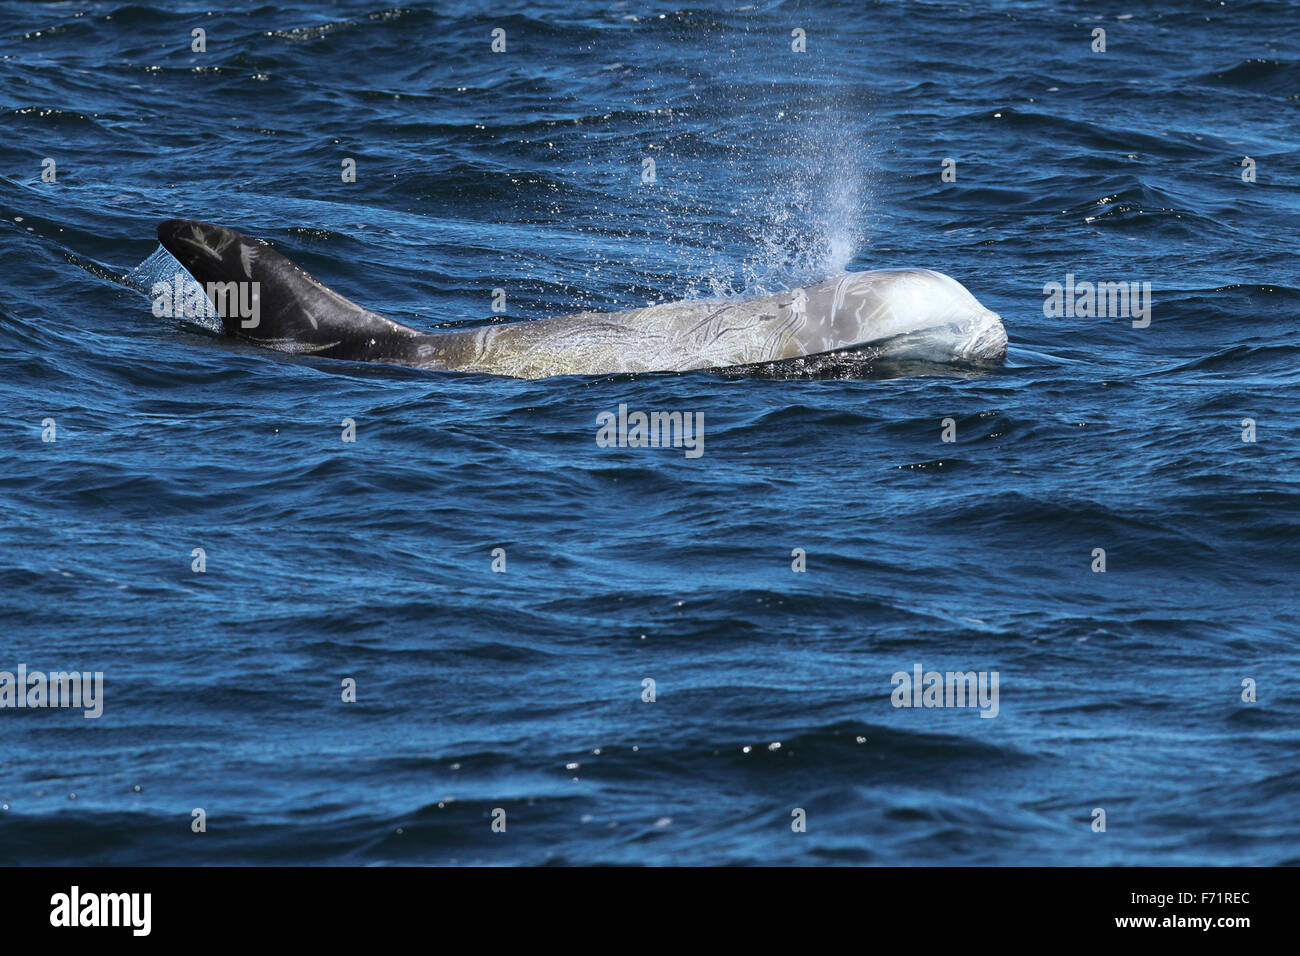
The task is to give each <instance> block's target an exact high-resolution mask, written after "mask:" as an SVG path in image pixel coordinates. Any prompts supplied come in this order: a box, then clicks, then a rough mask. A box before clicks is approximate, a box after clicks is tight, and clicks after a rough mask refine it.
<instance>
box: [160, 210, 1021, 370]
mask: <svg viewBox="0 0 1300 956" xmlns="http://www.w3.org/2000/svg"><path fill="white" fill-rule="evenodd" d="M158 239H159V241H160V242H161V243H162V245H163V247H164V248H165V249H166V250H167V251H168V252H169V253H171V255H172V256H174V257H175V258H176V259H177V260H178V261H179V262H180V263H181V265H183V266H184V267H185V269H186V270H187V271H188V272H189V273H190V275H191V276H192V277H193V278H194V279H196V280H197V281H198V282H199V283H200V285H201V286H202V287H203V289H204V290H205V292H206V294H207V296H208V298H209V300H211V302H212V305H213V306H214V307H215V309H216V311H217V313H218V314H219V315H220V318H221V323H222V326H223V327H224V328H225V330H226V331H227V332H228V333H229V334H231V335H234V336H237V337H238V338H240V339H243V340H245V341H248V342H252V343H254V344H256V345H260V346H263V347H265V348H269V349H275V350H277V351H281V352H291V353H298V354H303V353H306V354H312V355H320V356H325V357H328V358H337V359H347V360H351V361H361V362H386V363H389V364H392V365H405V366H412V367H416V368H428V369H440V370H447V371H461V372H484V373H488V374H492V375H506V376H511V377H515V378H530V379H535V378H546V377H548V376H553V375H609V374H619V373H633V372H661V371H689V370H693V369H722V368H734V367H737V366H762V365H766V364H771V363H786V362H788V361H790V360H800V359H804V358H808V357H818V356H823V357H831V358H833V357H835V356H837V355H842V354H853V355H860V354H862V353H864V352H865V353H867V354H868V356H869V357H870V358H873V359H874V358H889V359H894V360H898V359H916V360H924V361H931V362H958V363H969V364H998V363H1001V362H1002V360H1003V358H1004V357H1005V356H1006V349H1007V334H1006V330H1005V329H1004V328H1003V326H1002V320H1001V318H999V316H998V315H997V314H996V313H994V312H991V311H989V310H988V309H986V308H984V306H982V305H980V303H979V301H978V300H976V298H975V297H974V296H973V295H971V294H970V292H968V291H967V290H966V289H965V287H964V286H962V285H961V283H959V282H957V281H956V280H955V279H952V278H950V277H948V276H946V275H943V274H942V273H939V272H931V271H929V270H927V269H897V270H892V269H891V270H879V271H873V272H856V273H848V274H845V275H840V276H834V277H831V278H829V279H824V280H822V281H821V282H817V283H813V284H812V285H808V286H805V287H802V288H797V289H790V290H786V291H783V292H780V293H777V294H775V295H767V296H761V297H758V298H752V299H740V300H717V299H715V300H695V301H687V302H670V303H665V304H662V305H655V306H649V307H647V308H643V309H632V310H630V311H627V312H609V313H602V312H578V313H575V314H573V315H563V316H557V317H555V318H548V319H537V320H533V321H521V322H508V323H498V324H493V325H481V326H476V327H472V328H465V329H444V330H439V331H434V332H426V331H421V330H419V329H414V328H411V327H410V326H407V325H402V324H401V323H400V322H394V321H393V320H392V319H388V318H385V317H384V316H382V315H379V314H378V313H377V312H371V311H370V310H369V309H365V308H362V307H361V306H359V305H357V304H356V303H355V302H352V301H350V300H348V299H345V298H344V297H343V296H341V295H339V294H338V293H337V292H335V291H334V290H333V289H330V288H329V287H327V286H325V285H324V284H323V283H321V282H318V281H317V280H316V279H314V278H312V277H311V276H310V275H308V274H307V273H306V272H304V271H303V270H302V269H300V268H298V266H296V265H294V264H293V263H292V262H290V261H289V260H288V259H286V258H285V257H284V256H282V255H280V254H279V253H278V252H276V251H275V250H274V249H272V248H271V247H270V246H269V245H267V244H266V243H265V242H263V241H261V240H258V239H251V238H249V237H247V236H244V235H241V234H240V233H238V232H236V231H235V230H233V229H227V228H226V227H224V226H216V225H212V224H211V223H205V222H196V221H194V220H188V219H171V220H168V221H167V222H164V223H163V224H162V225H160V226H159V227H158ZM232 283H233V284H234V287H240V286H243V287H249V286H251V287H252V288H253V289H255V290H256V295H257V302H258V308H257V310H256V316H255V318H253V317H250V316H248V315H245V314H241V312H242V310H241V309H239V308H235V307H232V306H231V302H232V300H233V301H235V302H236V303H237V302H238V301H239V296H238V295H236V296H228V295H225V294H220V295H218V294H215V293H214V290H215V289H220V288H223V287H224V288H225V289H226V290H230V289H231V288H232V286H231V285H230V284H232ZM247 298H248V297H247V296H245V301H247Z"/></svg>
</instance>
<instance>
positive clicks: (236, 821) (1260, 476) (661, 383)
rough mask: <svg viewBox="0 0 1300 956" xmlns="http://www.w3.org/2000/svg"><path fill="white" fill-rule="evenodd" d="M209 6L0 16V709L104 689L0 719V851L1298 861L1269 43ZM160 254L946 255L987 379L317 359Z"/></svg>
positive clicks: (1292, 60)
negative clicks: (954, 694) (47, 693)
mask: <svg viewBox="0 0 1300 956" xmlns="http://www.w3.org/2000/svg"><path fill="white" fill-rule="evenodd" d="M215 6H216V7H218V9H209V7H208V6H205V5H201V4H195V3H176V4H167V5H162V4H158V5H127V6H122V5H119V4H115V3H79V2H69V3H55V4H48V5H35V4H24V3H15V2H4V3H0V265H2V267H0V420H2V423H3V429H2V434H3V439H2V440H0V671H10V672H16V669H17V668H18V667H19V666H20V665H21V666H25V667H26V668H27V669H28V670H29V671H73V670H75V671H86V672H102V674H103V694H102V708H103V711H102V716H100V717H98V718H96V719H87V718H85V717H84V716H83V714H82V712H81V711H79V710H73V709H30V708H23V709H17V708H3V709H0V861H3V862H6V863H96V864H98V863H118V864H159V863H183V864H218V863H220V864H225V863H266V864H287V863H321V864H385V863H404V864H409V863H419V864H446V863H460V864H536V863H545V862H549V863H568V864H587V863H636V864H712V863H754V864H818V863H853V864H856V863H866V864H1051V865H1065V864H1096V865H1114V864H1261V863H1263V864H1278V863H1296V862H1300V767H1298V764H1297V760H1296V756H1297V745H1298V744H1300V699H1298V696H1297V692H1296V683H1295V679H1296V674H1297V670H1298V668H1300V650H1298V647H1300V644H1298V640H1300V639H1298V635H1297V626H1298V624H1300V615H1297V611H1296V601H1295V586H1296V581H1297V575H1298V573H1300V550H1298V548H1297V537H1298V536H1300V477H1298V475H1300V449H1298V444H1297V443H1298V442H1300V426H1298V425H1297V406H1296V396H1297V388H1298V387H1300V373H1298V372H1297V362H1298V360H1300V339H1298V338H1297V331H1296V329H1297V319H1298V315H1297V313H1298V312H1300V279H1298V278H1297V265H1296V263H1297V259H1296V255H1295V239H1296V224H1297V222H1298V221H1300V219H1298V218H1297V216H1298V214H1300V187H1298V186H1297V183H1298V182H1300V170H1298V169H1297V161H1298V157H1300V136H1298V134H1297V130H1298V129H1300V122H1298V120H1300V15H1298V14H1300V7H1298V6H1297V5H1296V4H1292V3H1263V2H1254V3H1232V4H1220V3H1217V2H1216V3H1211V2H1196V0H1169V2H1162V3H1158V4H1154V3H1146V2H1139V0H1131V2H1123V3H1120V4H1118V5H1097V4H1085V3H1074V4H1070V3H1059V2H1046V0H1045V2H1026V3H996V2H995V3H987V4H985V3H977V4H962V3H956V2H950V0H933V2H926V0H915V2H906V3H897V2H895V3H884V2H881V3H855V4H843V5H840V4H820V3H748V4H743V5H737V4H721V5H718V6H708V7H706V6H704V5H698V6H692V5H682V0H674V2H665V3H658V2H650V3H645V4H637V3H629V2H616V3H606V4H570V3H559V2H547V3H530V4H522V5H515V6H509V5H506V6H502V5H499V4H471V3H460V2H452V3H437V4H425V3H415V4H410V5H406V6H402V7H385V6H383V5H381V4H376V3H370V2H349V3H340V4H336V5H315V4H302V3H290V4H285V5H279V6H271V5H264V4H247V5H240V4H220V5H215ZM195 28H202V29H203V30H204V31H205V41H206V50H205V51H204V52H195V51H194V50H193V49H192V43H193V42H194V41H193V36H192V32H191V31H192V30H194V29H195ZM498 28H499V29H501V30H504V31H505V44H506V49H505V51H504V52H502V53H494V52H493V50H492V42H493V31H494V30H496V29H498ZM1097 28H1100V29H1102V30H1104V31H1105V44H1106V49H1105V51H1104V52H1099V51H1098V52H1095V51H1094V49H1093V46H1094V44H1095V43H1096V41H1095V40H1094V33H1093V31H1094V30H1095V29H1097ZM795 30H803V31H804V34H803V36H804V38H805V43H806V49H805V50H804V51H803V52H796V51H795V50H793V49H792V44H796V45H797V43H798V39H799V38H798V36H796V35H794V34H793V32H792V31H795ZM47 158H48V159H50V160H52V161H53V163H54V166H53V168H52V171H53V173H54V181H53V182H47V181H43V178H42V174H43V173H48V172H50V171H51V167H50V166H49V164H48V163H46V162H45V161H46V159H47ZM349 158H351V159H354V160H355V163H356V172H357V176H356V182H344V181H343V177H342V175H341V168H342V164H343V161H344V160H345V159H349ZM1247 158H1249V161H1248V160H1247ZM647 160H653V172H654V177H653V181H652V182H647V181H643V180H644V179H645V178H647V177H648V170H649V168H650V167H648V166H647V164H646V161H647ZM945 160H953V163H945ZM945 169H947V170H955V173H956V178H955V181H951V182H949V181H945V178H944V175H943V174H944V171H945ZM47 178H48V177H47ZM948 178H949V179H951V178H952V177H951V175H950V176H949V177H948ZM178 216H179V217H188V218H197V219H204V220H209V221H214V222H220V223H222V224H225V225H229V226H232V227H234V228H237V229H240V230H241V231H243V232H246V233H249V234H252V235H257V236H262V237H265V238H266V239H268V240H270V241H271V242H273V243H274V244H275V245H276V246H277V247H278V248H279V249H281V250H282V251H283V252H285V253H286V254H287V255H289V256H290V257H291V258H292V259H294V260H295V261H296V262H299V263H300V264H301V265H303V266H304V268H306V269H308V270H309V271H311V272H312V273H314V274H315V275H317V276H318V277H320V278H321V279H322V280H324V281H326V282H328V283H329V284H331V285H332V286H334V287H335V288H337V289H338V290H340V291H341V292H343V293H344V294H345V295H347V296H349V297H350V298H353V299H355V300H356V301H358V302H361V303H362V304H364V305H366V306H368V307H370V308H372V309H375V310H377V311H380V312H383V313H385V314H388V315H390V316H392V317H394V318H396V319H399V320H401V321H406V322H410V323H412V324H416V325H421V326H424V327H434V326H441V325H448V324H453V323H456V322H462V321H477V320H482V319H484V318H486V317H488V316H490V315H491V314H492V295H493V290H494V289H504V290H505V295H506V303H507V306H508V314H509V315H510V316H511V317H512V318H520V319H530V318H537V317H541V316H546V315H554V314H559V313H563V312H569V311H575V310H577V309H579V308H594V309H619V308H628V307H633V306H636V305H641V304H644V303H645V302H649V301H660V300H669V299H674V298H685V297H693V296H702V295H743V294H756V293H758V292H764V291H771V290H773V289H779V288H782V287H787V286H790V285H793V284H796V283H799V282H802V281H807V280H810V279H814V278H820V277H822V276H825V275H829V274H832V273H834V272H836V271H840V270H844V269H870V268H883V267H902V266H919V267H928V268H934V269H938V270H940V271H943V272H946V273H948V274H950V275H952V276H953V277H955V278H957V279H958V280H959V281H961V282H962V283H963V284H965V285H966V286H967V287H968V288H969V289H970V290H971V291H972V292H973V293H974V294H975V295H976V296H977V297H979V299H980V300H981V301H982V302H983V303H984V304H986V305H987V306H989V307H990V308H992V309H994V310H996V311H997V312H999V313H1000V314H1001V315H1002V316H1003V318H1004V320H1005V322H1006V326H1007V330H1008V334H1009V337H1010V342H1011V345H1010V351H1009V355H1008V361H1007V364H1006V366H1005V368H1000V369H994V370H988V371H986V372H983V373H975V372H971V371H965V372H961V373H958V372H957V371H956V370H945V369H920V370H913V372H914V374H905V375H900V374H897V370H895V372H893V373H891V374H888V375H886V374H874V373H870V372H866V373H861V374H857V375H855V376H854V377H852V378H822V379H807V378H782V377H778V376H766V377H751V376H743V375H720V374H715V373H689V374H656V375H643V376H639V377H634V378H632V377H609V378H600V379H589V378H557V379H550V380H542V381H534V382H523V381H515V380H506V379H498V378H492V377H487V376H466V375H455V374H436V373H431V372H420V371H412V370H404V369H394V368H389V367H383V366H362V365H355V364H349V363H344V362H336V361H329V360H323V359H310V358H305V359H304V358H297V359H295V358H291V357H287V356H283V355H278V354H273V353H270V352H265V351H260V350H257V349H254V348H251V347H246V346H242V345H238V344H234V343H233V341H232V340H229V339H223V338H218V337H214V336H211V335H205V334H202V333H201V332H198V331H195V330H194V329H191V328H185V327H182V326H179V325H177V324H175V323H172V322H169V321H167V320H160V319H157V318H155V317H154V316H153V314H152V313H151V310H150V303H149V302H148V300H147V299H146V298H144V297H142V296H141V295H139V294H138V293H137V292H136V291H133V290H132V289H130V288H128V287H126V285H124V284H123V277H124V276H125V275H126V273H127V272H128V271H129V270H130V269H132V268H133V267H134V266H135V265H137V264H138V263H139V262H140V261H141V260H143V259H145V258H146V257H147V256H149V255H150V254H151V253H152V252H153V251H154V249H155V248H156V245H157V244H156V241H155V239H154V230H155V229H156V227H157V224H158V223H159V222H160V221H162V220H164V219H167V218H171V217H178ZM1069 277H1073V278H1072V279H1070V278H1069ZM1070 281H1072V282H1075V283H1079V282H1125V283H1129V282H1132V283H1137V284H1138V288H1139V289H1141V288H1149V289H1150V299H1149V302H1150V306H1151V307H1150V311H1149V314H1147V318H1149V324H1146V323H1145V320H1144V319H1143V318H1136V319H1135V318H1134V317H1133V316H1132V314H1130V313H1124V314H1114V311H1115V310H1109V311H1110V313H1111V314H1107V315H1085V314H1079V313H1078V310H1077V309H1076V310H1072V312H1071V314H1065V315H1060V314H1053V315H1048V314H1046V311H1051V310H1045V300H1046V298H1047V296H1046V295H1045V291H1044V289H1045V286H1047V285H1048V284H1049V283H1052V282H1059V283H1061V284H1063V285H1064V284H1066V283H1067V282H1070ZM1144 283H1149V286H1143V284H1144ZM1138 298H1139V300H1140V299H1141V296H1140V294H1139V297H1138ZM1136 311H1140V310H1136ZM1135 323H1136V326H1135ZM620 404H625V405H627V406H628V408H629V409H632V410H643V411H647V412H648V411H681V412H686V413H692V414H695V413H698V414H701V415H702V416H703V421H704V429H705V430H704V450H703V454H702V455H700V456H699V457H695V458H692V457H688V456H687V455H686V454H685V453H684V451H683V450H682V449H680V448H678V449H673V448H662V449H642V448H603V447H599V446H598V445H597V444H596V441H595V437H596V417H597V416H598V415H599V414H601V413H602V412H606V411H616V410H617V408H618V406H619V405H620ZM344 419H350V420H351V421H352V422H353V423H354V425H355V441H352V442H345V441H344V440H343V432H344V425H343V421H344ZM945 420H950V421H948V422H945ZM1247 420H1249V421H1247ZM51 427H52V428H53V432H52V433H51ZM1252 428H1253V434H1252ZM945 430H946V431H947V433H948V437H952V438H954V439H955V440H954V441H944V440H943V439H944V437H945ZM49 437H53V438H54V440H53V441H47V440H44V439H46V438H49ZM1247 439H1253V440H1247ZM195 549H202V556H203V561H204V570H203V571H201V572H200V571H196V570H194V566H195V562H196V560H197V559H196V557H195ZM496 549H502V550H501V551H499V552H497V554H498V556H502V555H503V556H504V562H505V570H504V572H501V571H494V570H493V564H494V560H497V562H498V565H499V563H500V562H499V559H494V556H493V553H494V551H495V550H496ZM796 549H802V550H801V551H799V552H798V553H797V554H796ZM1098 549H1100V551H1099V550H1098ZM1102 552H1104V555H1103V554H1102ZM798 554H802V555H803V558H802V560H803V562H804V566H805V568H806V569H805V570H802V571H796V570H794V565H796V564H797V563H798V562H799V560H800V558H799V557H798ZM1103 557H1104V562H1105V564H1104V568H1105V570H1104V571H1102V570H1100V567H1101V561H1102V559H1103ZM917 667H919V668H921V669H922V672H923V673H924V672H928V671H938V672H948V671H953V672H968V671H975V672H977V673H984V674H985V675H987V676H988V678H989V679H990V680H991V678H992V675H993V673H994V672H996V674H997V676H998V680H999V684H998V689H999V693H998V700H997V710H996V716H995V717H992V718H984V717H981V716H980V713H981V709H980V708H972V707H969V706H967V707H955V706H954V707H919V708H917V707H896V706H894V700H893V699H892V697H891V694H892V692H893V691H894V689H895V681H894V676H893V675H895V674H897V673H900V672H901V673H904V674H909V675H910V674H912V673H913V672H914V669H915V668H917ZM349 680H350V681H354V682H355V696H356V699H355V702H345V701H344V699H343V697H344V682H345V681H349ZM647 680H650V681H653V682H654V683H653V691H654V693H653V697H654V699H653V701H649V700H646V699H643V697H649V696H651V694H650V692H649V690H648V687H649V686H650V685H647V684H646V683H645V682H646V681H647ZM1252 697H1253V700H1251V699H1244V698H1252ZM983 711H984V712H986V713H992V708H991V707H985V708H983ZM196 809H198V810H202V819H203V821H204V823H205V826H206V830H205V832H194V831H195V826H196V823H195V816H194V811H195V810H196ZM1098 810H1103V811H1105V830H1104V832H1102V831H1100V830H1099V826H1100V824H1099V823H1098V822H1097V821H1099V820H1100V816H1099V815H1098V814H1097V812H1096V811H1098ZM798 811H802V815H801V814H800V813H799V812H798ZM801 820H802V821H803V822H804V824H805V827H804V832H798V829H799V828H798V827H797V826H796V824H799V823H800V822H801ZM494 821H497V822H498V825H497V827H496V828H495V829H494V826H493V824H494ZM500 821H504V824H505V828H504V831H501V830H500Z"/></svg>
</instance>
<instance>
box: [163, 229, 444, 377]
mask: <svg viewBox="0 0 1300 956" xmlns="http://www.w3.org/2000/svg"><path fill="white" fill-rule="evenodd" d="M158 241H159V242H161V243H162V244H163V247H164V248H166V249H167V251H168V252H170V253H171V254H172V255H173V256H175V257H176V258H177V260H179V261H180V263H181V265H183V266H185V268H186V269H187V270H188V271H189V273H190V275H192V276H194V278H195V279H196V280H198V282H199V284H200V285H202V286H203V288H204V291H205V292H207V295H208V298H209V299H210V300H212V304H213V306H214V307H215V308H216V309H217V311H218V312H219V313H220V315H221V322H222V325H223V326H224V327H225V329H226V331H227V332H228V333H230V334H231V335H235V336H238V337H239V338H242V339H247V340H249V341H251V342H254V343H256V344H258V345H261V346H264V347H266V348H271V349H276V350H277V351H281V352H310V353H316V354H320V355H326V356H330V357H336V358H351V359H364V360H368V361H384V359H385V357H386V356H388V355H390V354H403V353H406V352H409V350H410V348H411V339H413V338H418V337H424V336H426V335H427V333H423V332H420V331H419V330H418V329H413V328H411V327H410V326H407V325H402V324H401V323H400V322H394V321H393V320H392V319H388V318H385V317H384V316H382V315H380V314H379V313H377V312H371V311H370V310H369V309H364V308H362V307H361V306H359V305H357V304H356V303H355V302H353V301H351V300H350V299H347V298H344V297H343V296H341V295H339V294H338V293H337V292H335V291H334V290H333V289H331V288H329V287H328V286H326V285H324V284H323V283H321V282H319V281H318V280H316V279H315V278H313V277H312V276H310V275H308V274H307V273H306V272H304V271H303V270H302V269H300V268H298V266H296V265H294V264H293V263H292V262H290V261H289V260H288V259H286V258H285V257H284V256H282V255H280V253H278V252H276V251H275V250H274V249H272V248H271V247H270V246H269V245H267V244H266V243H265V242H263V241H261V240H259V239H252V238H249V237H248V236H245V235H242V234H241V233H238V232H236V231H235V230H233V229H228V228H226V227H225V226H217V225H214V224H212V223H208V222H198V221H195V220H192V219H169V220H167V221H166V222H164V223H163V224H162V225H160V226H159V227H158Z"/></svg>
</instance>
